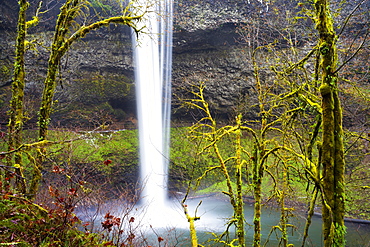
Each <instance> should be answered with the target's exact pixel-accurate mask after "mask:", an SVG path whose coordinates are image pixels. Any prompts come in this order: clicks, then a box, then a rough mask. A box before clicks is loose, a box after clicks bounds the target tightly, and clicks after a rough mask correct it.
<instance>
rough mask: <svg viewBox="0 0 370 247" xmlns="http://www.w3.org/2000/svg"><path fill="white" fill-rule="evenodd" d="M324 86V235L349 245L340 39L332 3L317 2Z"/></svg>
mask: <svg viewBox="0 0 370 247" xmlns="http://www.w3.org/2000/svg"><path fill="white" fill-rule="evenodd" d="M315 10H316V29H317V30H318V32H319V35H320V41H319V42H320V43H319V47H320V53H321V70H322V83H321V86H320V93H321V96H322V123H323V133H322V141H323V143H322V165H323V179H322V183H323V190H324V191H323V204H324V205H323V234H324V245H325V246H345V226H344V196H345V195H344V194H345V192H344V148H343V129H342V108H341V104H340V100H339V95H338V75H337V72H336V70H337V47H336V41H337V36H336V33H335V30H334V26H333V18H332V16H331V12H330V2H329V1H328V0H316V1H315Z"/></svg>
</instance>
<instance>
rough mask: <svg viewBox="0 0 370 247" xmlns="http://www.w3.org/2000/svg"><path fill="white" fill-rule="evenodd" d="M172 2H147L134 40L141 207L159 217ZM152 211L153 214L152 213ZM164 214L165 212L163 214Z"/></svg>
mask: <svg viewBox="0 0 370 247" xmlns="http://www.w3.org/2000/svg"><path fill="white" fill-rule="evenodd" d="M171 1H172V0H162V1H156V0H152V1H151V0H146V1H141V2H138V3H137V4H138V6H149V9H148V12H147V13H146V14H145V17H144V18H145V19H144V21H143V23H142V24H143V27H144V26H145V29H144V30H145V32H148V34H142V35H139V37H138V39H136V38H134V40H133V43H134V59H135V81H136V97H137V102H138V103H137V108H138V123H139V142H140V150H139V151H140V177H141V186H142V193H141V198H142V199H141V204H143V205H144V206H146V207H148V208H149V209H152V210H149V212H148V213H147V214H148V215H149V216H150V217H151V216H153V214H155V215H158V214H161V213H160V211H161V210H165V208H166V207H165V206H166V205H165V204H166V200H167V167H168V156H169V131H170V108H171V63H172V2H171ZM154 210H155V213H153V211H154ZM163 214H164V212H163Z"/></svg>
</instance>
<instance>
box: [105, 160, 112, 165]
mask: <svg viewBox="0 0 370 247" xmlns="http://www.w3.org/2000/svg"><path fill="white" fill-rule="evenodd" d="M109 164H112V161H111V160H106V161H104V165H106V166H107V165H109Z"/></svg>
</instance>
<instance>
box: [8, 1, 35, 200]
mask: <svg viewBox="0 0 370 247" xmlns="http://www.w3.org/2000/svg"><path fill="white" fill-rule="evenodd" d="M18 3H19V14H18V26H17V40H16V51H15V53H16V54H15V62H14V76H13V83H12V98H11V101H10V110H9V124H8V151H11V150H13V149H15V148H17V147H19V146H20V145H21V144H22V128H23V118H24V117H23V99H24V86H25V80H24V78H25V66H24V54H25V50H26V49H25V42H26V31H27V26H26V11H27V8H28V5H29V3H28V1H27V0H20V1H19V2H18ZM13 158H14V160H13ZM7 165H8V166H9V167H14V169H15V174H16V176H15V178H16V189H17V191H18V192H19V193H22V194H25V193H26V183H25V179H24V176H23V172H22V169H23V162H22V155H21V154H20V153H19V152H15V153H14V155H12V154H9V155H8V156H7ZM8 181H9V174H5V180H4V181H3V185H4V188H5V189H8V188H9V183H8Z"/></svg>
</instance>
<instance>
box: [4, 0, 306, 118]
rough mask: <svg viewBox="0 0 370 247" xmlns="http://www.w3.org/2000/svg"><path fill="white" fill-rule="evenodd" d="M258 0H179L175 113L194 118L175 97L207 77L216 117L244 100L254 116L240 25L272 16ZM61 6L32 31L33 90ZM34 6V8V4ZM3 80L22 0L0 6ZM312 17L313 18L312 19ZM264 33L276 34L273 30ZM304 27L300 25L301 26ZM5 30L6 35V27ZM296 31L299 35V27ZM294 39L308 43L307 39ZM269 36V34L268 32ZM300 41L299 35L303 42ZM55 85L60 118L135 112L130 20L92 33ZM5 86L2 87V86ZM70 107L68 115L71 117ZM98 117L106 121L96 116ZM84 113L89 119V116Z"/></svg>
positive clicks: (6, 77)
mask: <svg viewBox="0 0 370 247" xmlns="http://www.w3.org/2000/svg"><path fill="white" fill-rule="evenodd" d="M50 2H53V1H52V0H50ZM266 2H267V1H259V0H245V1H240V0H238V1H237V0H205V1H194V0H180V1H176V3H175V6H174V7H175V21H174V39H173V83H172V85H173V93H174V100H173V101H174V107H173V110H174V118H182V119H184V117H185V118H187V119H188V120H191V119H192V117H193V116H194V114H197V112H194V111H193V112H190V113H189V112H187V111H185V110H184V109H178V107H179V104H178V98H177V97H180V98H181V97H189V92H188V90H189V89H190V85H192V84H195V85H197V84H198V83H199V82H204V83H205V85H206V96H207V99H208V100H209V102H210V105H211V108H212V110H214V112H215V114H216V115H217V117H218V118H222V119H228V118H229V117H231V116H233V115H234V113H235V111H240V107H242V108H243V113H244V114H245V115H248V117H249V118H255V117H256V114H255V113H254V111H253V107H252V105H253V103H254V102H255V99H254V98H255V96H254V95H255V94H254V91H253V90H252V89H253V84H254V79H253V70H252V66H251V62H250V60H249V59H248V55H247V53H248V48H247V46H246V44H243V42H240V37H241V36H240V34H238V32H237V30H238V28H239V27H240V25H242V24H243V23H246V22H252V21H253V20H254V18H256V17H263V18H266V19H269V18H270V19H271V18H272V16H273V15H274V14H273V11H271V9H272V8H273V7H274V6H270V5H266ZM290 2H291V1H279V3H275V4H276V5H279V7H281V8H286V9H294V8H293V6H289V5H291V4H293V3H290ZM57 10H58V8H54V9H53V10H52V11H51V12H50V13H48V16H44V17H43V18H44V19H45V21H44V22H42V23H41V24H40V26H39V27H38V28H36V29H34V30H33V31H32V30H30V35H29V36H30V37H29V38H30V39H36V40H38V43H39V44H40V46H38V52H33V51H29V52H28V54H27V67H28V71H29V72H28V75H27V78H28V90H29V91H30V92H39V91H40V86H41V85H42V79H43V78H44V75H45V73H46V66H47V58H48V50H47V49H45V48H43V47H47V46H49V45H50V40H51V37H52V30H53V23H55V20H56V16H57V12H58V11H57ZM31 11H32V9H31ZM0 13H2V14H1V15H0V32H1V33H2V35H1V36H0V49H1V50H0V51H1V53H0V68H1V70H0V73H1V81H0V85H1V84H2V85H4V84H6V82H9V80H10V79H11V71H10V69H9V68H11V65H12V62H13V56H14V54H13V53H14V51H13V46H14V43H15V42H14V40H15V33H14V30H15V25H16V16H17V6H16V4H14V1H11V0H4V4H2V5H1V6H0ZM307 25H311V23H308V24H307ZM263 32H265V33H268V35H266V36H265V37H264V36H263V34H259V35H260V36H261V37H264V38H265V39H271V40H269V41H272V40H273V39H274V32H275V31H274V30H272V29H271V28H269V27H267V26H266V27H264V28H261V33H263ZM297 32H298V33H299V30H298V31H297ZM3 34H4V35H3ZM298 36H299V35H298ZM297 40H298V41H299V42H301V45H303V44H304V42H305V41H304V40H302V39H301V37H298V38H297ZM265 41H266V40H265ZM298 41H297V42H298ZM61 72H62V73H61V76H60V82H59V85H58V94H57V95H56V98H57V100H59V108H58V111H56V113H55V114H56V119H58V121H60V122H61V123H63V121H64V122H67V121H71V120H73V121H75V120H79V121H80V119H81V114H82V115H86V116H87V117H86V118H87V119H90V120H91V114H97V112H101V114H100V115H104V114H105V113H103V112H108V113H110V114H113V115H114V116H115V118H116V119H119V120H124V119H127V118H129V117H134V115H135V112H136V110H135V93H134V92H135V90H134V67H133V62H132V47H131V34H130V30H129V29H128V28H126V27H114V26H111V27H109V28H104V29H101V30H99V31H96V32H94V33H91V34H89V35H88V36H87V37H86V38H84V39H83V40H82V41H80V42H78V43H76V44H75V45H74V47H73V48H72V49H71V50H70V51H69V52H68V54H67V55H66V56H65V57H64V61H63V63H62V66H61ZM3 88H4V87H3ZM71 103H73V104H71ZM67 115H68V117H66V116H67ZM96 118H97V120H96V121H101V119H99V118H103V117H102V116H96ZM86 121H87V120H86Z"/></svg>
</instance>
